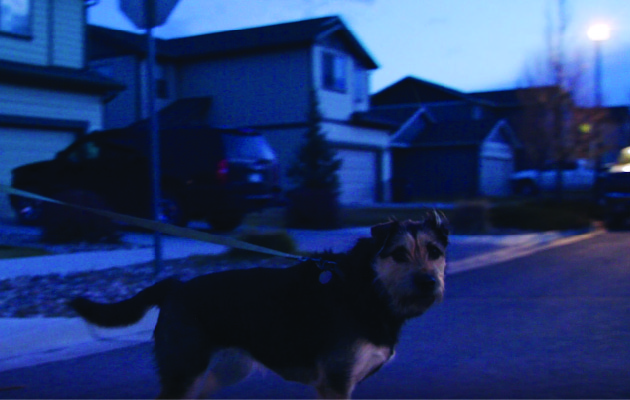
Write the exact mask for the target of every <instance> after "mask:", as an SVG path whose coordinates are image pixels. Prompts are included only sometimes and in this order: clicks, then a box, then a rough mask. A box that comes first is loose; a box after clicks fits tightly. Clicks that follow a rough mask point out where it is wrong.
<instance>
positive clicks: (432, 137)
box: [396, 119, 519, 147]
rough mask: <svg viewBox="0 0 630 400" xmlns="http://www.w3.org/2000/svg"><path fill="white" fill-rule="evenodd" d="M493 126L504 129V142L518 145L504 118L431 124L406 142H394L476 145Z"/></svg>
mask: <svg viewBox="0 0 630 400" xmlns="http://www.w3.org/2000/svg"><path fill="white" fill-rule="evenodd" d="M495 128H497V129H502V130H504V131H505V132H504V134H505V136H506V137H505V140H506V142H508V143H509V144H510V145H512V146H515V147H518V146H519V145H518V141H517V140H516V138H515V136H514V132H513V131H512V129H511V128H510V126H509V125H508V124H507V123H506V122H505V121H504V120H499V121H497V120H496V119H483V120H472V121H471V120H469V121H446V122H440V123H437V124H431V125H428V126H427V129H426V130H424V131H423V132H420V133H419V134H418V135H416V136H415V137H414V138H413V139H411V140H409V138H407V141H406V143H402V142H401V143H396V144H398V145H399V146H402V147H433V146H435V147H442V146H478V145H481V143H483V141H484V140H485V139H486V137H488V135H489V134H490V132H492V130H493V129H495Z"/></svg>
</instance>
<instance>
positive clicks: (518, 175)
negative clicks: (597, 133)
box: [510, 159, 597, 196]
mask: <svg viewBox="0 0 630 400" xmlns="http://www.w3.org/2000/svg"><path fill="white" fill-rule="evenodd" d="M560 170H561V171H562V186H563V189H564V190H566V191H587V190H590V189H591V188H592V187H593V184H594V183H595V179H596V176H597V174H596V172H595V169H594V168H593V167H592V166H591V163H590V161H588V160H583V159H579V160H576V161H566V162H564V163H562V165H561V168H560ZM557 171H558V169H557V164H548V165H547V166H546V167H545V168H543V169H541V170H535V169H529V170H523V171H518V172H515V173H513V174H512V175H511V176H510V181H511V184H512V189H513V191H514V193H516V194H519V195H523V196H532V195H536V194H538V193H541V192H550V191H553V190H555V188H556V176H557Z"/></svg>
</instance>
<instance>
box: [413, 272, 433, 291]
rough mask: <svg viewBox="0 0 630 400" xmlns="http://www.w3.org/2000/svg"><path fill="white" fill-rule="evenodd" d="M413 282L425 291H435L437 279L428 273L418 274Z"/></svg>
mask: <svg viewBox="0 0 630 400" xmlns="http://www.w3.org/2000/svg"><path fill="white" fill-rule="evenodd" d="M413 284H414V285H416V287H417V288H418V289H420V290H421V291H423V292H433V291H434V290H435V286H436V285H437V281H436V280H435V277H433V276H431V275H427V274H416V275H415V276H414V277H413Z"/></svg>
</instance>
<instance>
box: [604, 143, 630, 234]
mask: <svg viewBox="0 0 630 400" xmlns="http://www.w3.org/2000/svg"><path fill="white" fill-rule="evenodd" d="M603 190H604V212H605V223H606V227H607V228H608V229H620V228H623V227H624V225H625V224H626V222H628V218H630V147H626V148H625V149H623V150H621V152H620V153H619V158H618V159H617V162H616V163H615V164H614V165H613V166H612V167H610V169H609V170H608V173H607V174H606V176H605V178H604V184H603Z"/></svg>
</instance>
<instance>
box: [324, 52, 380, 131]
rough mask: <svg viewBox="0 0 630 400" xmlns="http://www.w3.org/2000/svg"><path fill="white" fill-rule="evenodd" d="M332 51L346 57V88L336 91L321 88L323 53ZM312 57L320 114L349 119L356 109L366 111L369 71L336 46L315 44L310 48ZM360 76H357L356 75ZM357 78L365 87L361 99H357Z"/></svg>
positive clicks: (367, 106)
mask: <svg viewBox="0 0 630 400" xmlns="http://www.w3.org/2000/svg"><path fill="white" fill-rule="evenodd" d="M325 52H333V53H335V54H338V55H340V56H344V57H345V58H346V61H347V62H346V63H345V73H346V79H347V81H346V85H347V90H346V91H345V92H338V91H334V90H327V89H324V88H323V80H324V79H323V68H322V66H323V54H324V53H325ZM312 57H313V77H312V79H313V82H314V86H315V88H316V89H317V90H318V95H319V102H320V108H321V112H322V115H323V116H324V117H325V118H331V119H339V120H346V121H347V120H349V119H350V118H351V116H352V113H354V112H357V111H367V110H368V108H369V97H368V92H369V83H368V82H369V72H368V71H367V70H366V69H365V68H364V67H362V66H361V65H360V64H358V63H357V62H356V60H354V59H353V58H352V57H351V56H350V55H348V54H347V53H345V52H344V51H342V50H340V49H338V48H334V49H333V48H330V47H327V46H322V45H316V46H313V48H312ZM357 74H358V75H359V76H360V78H357V76H356V75H357ZM357 79H361V81H362V82H363V85H364V88H365V91H366V93H365V96H364V97H362V99H361V101H357V96H356V90H357V88H358V85H357V84H356V83H357Z"/></svg>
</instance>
